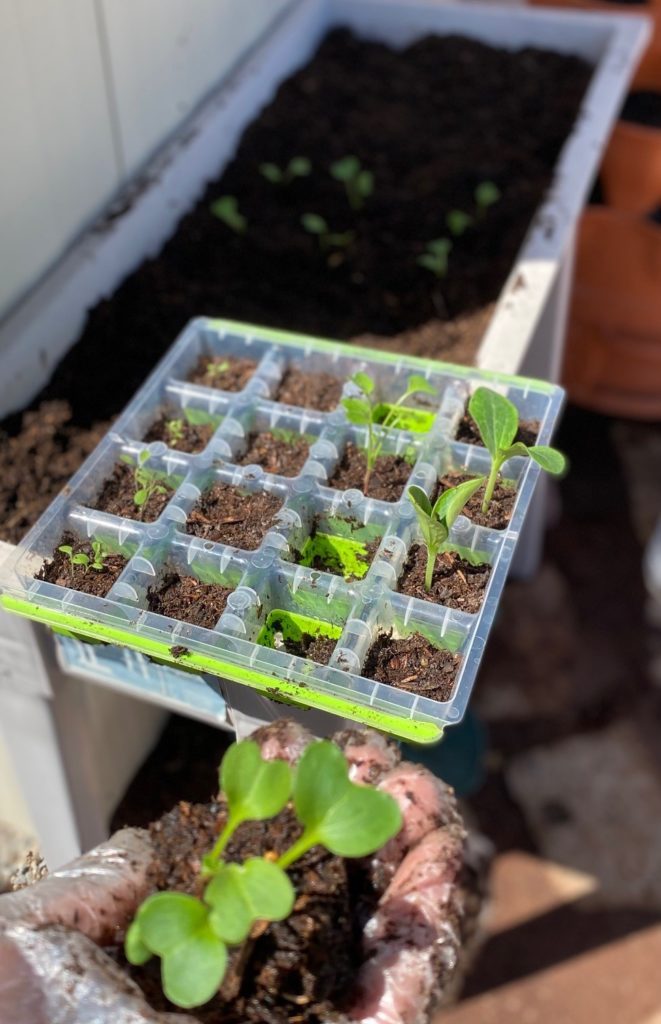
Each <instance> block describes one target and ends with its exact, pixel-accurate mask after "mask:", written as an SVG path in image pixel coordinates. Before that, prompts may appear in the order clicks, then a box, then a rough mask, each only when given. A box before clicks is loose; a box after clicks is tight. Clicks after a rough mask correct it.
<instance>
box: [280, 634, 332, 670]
mask: <svg viewBox="0 0 661 1024" xmlns="http://www.w3.org/2000/svg"><path fill="white" fill-rule="evenodd" d="M336 643H337V640H332V639H331V638H330V637H328V636H312V635H311V634H310V633H303V634H302V636H301V638H300V640H292V639H290V638H288V637H283V638H282V640H281V641H279V643H278V646H277V650H279V651H286V652H287V654H295V655H296V656H297V657H299V658H307V659H308V660H309V661H316V662H318V663H319V664H320V665H327V664H328V662H329V661H330V656H331V654H332V653H333V651H334V650H335V645H336Z"/></svg>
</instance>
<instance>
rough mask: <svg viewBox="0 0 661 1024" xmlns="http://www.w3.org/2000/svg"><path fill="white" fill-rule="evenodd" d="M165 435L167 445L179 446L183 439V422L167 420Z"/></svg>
mask: <svg viewBox="0 0 661 1024" xmlns="http://www.w3.org/2000/svg"><path fill="white" fill-rule="evenodd" d="M165 433H166V435H167V439H168V444H171V445H177V444H180V443H181V442H182V441H183V439H184V421H183V420H168V421H167V423H166V424H165Z"/></svg>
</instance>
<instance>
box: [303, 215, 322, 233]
mask: <svg viewBox="0 0 661 1024" xmlns="http://www.w3.org/2000/svg"><path fill="white" fill-rule="evenodd" d="M301 224H302V225H303V227H304V228H305V230H306V231H309V233H310V234H311V235H325V234H327V232H328V224H327V223H326V221H325V220H324V218H323V217H320V216H319V214H318V213H304V214H303V216H302V217H301Z"/></svg>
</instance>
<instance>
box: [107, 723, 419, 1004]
mask: <svg viewBox="0 0 661 1024" xmlns="http://www.w3.org/2000/svg"><path fill="white" fill-rule="evenodd" d="M220 786H221V789H222V791H223V793H224V794H225V797H226V800H227V809H228V814H227V821H226V824H225V827H224V828H223V830H222V832H221V833H220V836H219V837H218V840H217V842H216V844H215V846H214V847H213V849H212V850H211V852H210V853H208V854H206V855H205V856H204V857H203V859H202V866H201V874H202V875H203V876H204V877H207V878H209V879H210V881H209V882H208V883H207V885H206V887H205V889H204V894H203V897H202V899H201V900H200V899H197V898H196V897H194V896H189V895H187V894H186V893H181V892H157V893H155V894H153V895H152V896H149V897H148V898H147V899H146V900H145V901H144V903H143V904H142V905H141V906H140V907H139V909H138V912H137V914H136V917H135V919H134V921H133V922H132V924H131V925H130V927H129V929H128V931H127V933H126V940H125V944H124V948H125V953H126V957H127V959H128V960H129V962H130V963H132V964H136V965H140V964H144V963H146V961H147V960H149V959H150V958H151V956H152V955H153V954H156V955H157V956H160V957H161V978H162V982H163V991H164V992H165V995H166V996H167V998H168V999H169V1000H170V1001H171V1002H172V1003H174V1004H175V1005H176V1006H180V1007H182V1008H183V1009H190V1008H191V1007H194V1006H201V1005H202V1004H203V1003H206V1002H208V1000H210V999H211V998H212V997H213V996H214V994H215V993H216V992H217V991H218V988H219V987H220V985H221V982H222V980H223V977H224V975H225V970H226V967H227V960H228V952H227V947H228V946H239V947H241V946H244V945H245V944H247V943H250V942H251V940H254V939H256V938H257V937H258V936H259V935H260V934H261V933H262V931H263V930H264V925H263V923H264V922H270V921H282V920H284V919H285V918H287V917H288V916H289V915H290V914H291V912H292V909H293V907H294V902H295V898H296V894H295V892H294V888H293V885H292V883H291V880H290V879H289V876H288V875H287V874H286V873H285V872H286V870H287V868H289V867H290V866H291V865H292V864H293V863H294V862H295V861H296V860H298V859H299V858H301V857H302V856H303V855H304V854H305V853H307V852H308V850H310V849H312V847H313V846H324V847H326V849H327V850H329V851H330V852H331V853H333V854H335V855H336V856H339V857H365V856H367V855H368V854H370V853H374V852H375V851H376V850H378V849H380V848H381V847H382V846H383V845H384V844H385V843H386V842H387V841H388V840H389V839H390V838H391V837H392V836H394V835H395V834H396V833H397V832H398V831H399V829H400V827H401V813H400V811H399V808H398V806H397V804H396V803H395V801H394V800H393V798H392V797H391V796H389V795H388V794H387V793H381V792H380V791H378V790H376V789H372V788H370V787H369V786H358V785H356V784H355V783H353V782H351V781H350V780H349V773H348V766H347V761H346V759H345V757H344V755H343V754H342V752H341V751H340V750H339V749H338V748H337V747H335V746H334V745H333V744H332V743H330V742H329V741H328V740H320V741H319V742H316V743H312V744H310V746H309V747H308V748H307V749H306V751H305V752H304V754H303V756H302V757H301V760H300V762H299V764H298V766H297V767H296V768H295V769H294V770H293V771H292V769H291V768H290V767H289V765H288V764H286V763H285V762H284V761H265V760H264V759H263V758H262V756H261V752H260V749H259V747H258V745H257V744H256V743H254V742H253V741H252V740H247V741H245V742H243V743H234V744H232V746H231V747H230V748H229V750H228V751H227V753H226V754H225V756H224V758H223V761H222V764H221V767H220ZM290 798H291V799H292V801H293V808H294V811H295V813H296V817H297V818H298V821H299V822H300V824H301V825H302V829H303V831H302V834H301V836H300V837H299V839H297V840H296V841H295V842H294V843H293V845H292V846H291V847H290V848H289V849H288V850H285V852H284V853H281V854H280V856H279V857H278V858H277V859H275V855H274V854H272V852H271V851H264V855H263V856H256V857H250V858H249V859H248V860H246V861H244V862H243V863H242V864H236V863H228V862H227V861H225V860H223V853H224V851H225V849H226V847H227V844H228V842H229V841H230V839H231V837H232V836H233V835H234V833H235V832H236V830H237V828H238V827H239V825H241V824H242V823H243V822H246V821H266V820H267V819H269V818H273V817H275V816H276V815H277V814H279V813H280V812H281V811H283V810H284V808H285V807H286V806H287V804H288V802H289V800H290Z"/></svg>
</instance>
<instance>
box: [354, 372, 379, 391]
mask: <svg viewBox="0 0 661 1024" xmlns="http://www.w3.org/2000/svg"><path fill="white" fill-rule="evenodd" d="M351 380H352V381H353V383H354V384H355V385H356V386H357V387H359V388H360V390H361V391H363V392H364V393H365V394H366V395H371V394H372V392H373V391H374V381H373V380H372V378H371V377H368V375H367V374H366V373H362V372H361V371H360V370H359V371H358V373H354V375H353V377H352V378H351Z"/></svg>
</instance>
